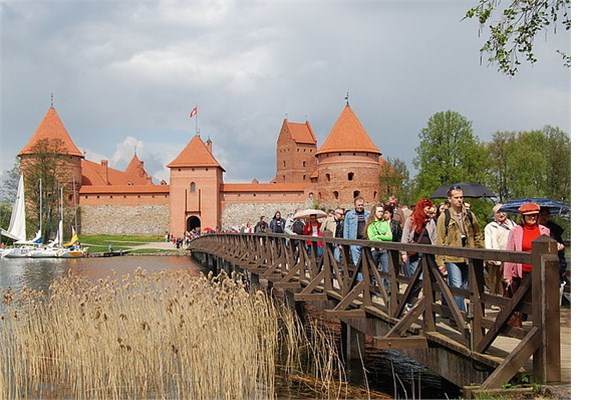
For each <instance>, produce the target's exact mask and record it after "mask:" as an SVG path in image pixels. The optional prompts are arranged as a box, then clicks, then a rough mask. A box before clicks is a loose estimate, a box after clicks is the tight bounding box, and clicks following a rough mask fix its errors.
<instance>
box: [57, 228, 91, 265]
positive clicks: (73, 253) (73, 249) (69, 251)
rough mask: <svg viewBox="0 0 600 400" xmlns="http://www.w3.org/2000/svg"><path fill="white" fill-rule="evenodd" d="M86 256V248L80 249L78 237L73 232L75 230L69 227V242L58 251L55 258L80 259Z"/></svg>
mask: <svg viewBox="0 0 600 400" xmlns="http://www.w3.org/2000/svg"><path fill="white" fill-rule="evenodd" d="M87 255H88V248H87V247H81V243H79V236H77V232H75V228H73V227H71V240H69V241H68V242H67V243H65V244H64V245H63V248H62V249H60V250H59V251H58V254H57V257H60V258H81V257H86V256H87Z"/></svg>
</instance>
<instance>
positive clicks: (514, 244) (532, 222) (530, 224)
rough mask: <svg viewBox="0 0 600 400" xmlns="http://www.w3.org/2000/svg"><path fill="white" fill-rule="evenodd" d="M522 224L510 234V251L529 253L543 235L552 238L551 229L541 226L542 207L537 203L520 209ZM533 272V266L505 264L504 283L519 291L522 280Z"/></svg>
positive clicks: (508, 248) (525, 205) (526, 204)
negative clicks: (539, 219)
mask: <svg viewBox="0 0 600 400" xmlns="http://www.w3.org/2000/svg"><path fill="white" fill-rule="evenodd" d="M519 212H520V213H521V217H522V222H521V224H520V225H517V226H515V227H514V228H513V229H512V230H511V231H510V233H509V234H508V245H507V248H506V250H508V251H528V252H531V250H532V249H533V247H532V242H533V241H534V240H535V239H537V238H538V237H540V236H542V235H546V236H550V229H548V228H546V227H545V226H544V225H540V224H539V222H538V218H539V215H540V206H538V205H537V204H535V203H525V204H523V205H522V206H521V207H519ZM530 272H531V264H520V263H510V262H506V263H504V282H506V284H507V285H508V286H511V285H512V290H513V291H514V290H517V288H518V287H519V286H520V285H521V280H522V279H523V277H524V276H527V274H529V273H530Z"/></svg>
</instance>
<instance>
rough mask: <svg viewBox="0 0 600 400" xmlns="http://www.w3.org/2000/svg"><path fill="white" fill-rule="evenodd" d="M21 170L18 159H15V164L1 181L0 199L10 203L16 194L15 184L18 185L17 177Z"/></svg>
mask: <svg viewBox="0 0 600 400" xmlns="http://www.w3.org/2000/svg"><path fill="white" fill-rule="evenodd" d="M20 176H21V171H20V169H19V159H18V158H17V159H15V164H14V165H13V167H12V169H11V170H10V171H7V172H6V175H5V176H4V179H3V181H2V194H1V195H0V201H3V202H6V203H10V204H12V203H13V202H14V200H15V197H16V196H17V186H19V177H20Z"/></svg>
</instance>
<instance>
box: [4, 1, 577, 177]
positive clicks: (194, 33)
mask: <svg viewBox="0 0 600 400" xmlns="http://www.w3.org/2000/svg"><path fill="white" fill-rule="evenodd" d="M474 4H476V1H475V0H471V1H458V0H457V1H452V0H444V1H427V0H425V1H424V0H419V1H416V0H415V1H369V2H366V1H365V2H362V1H312V2H309V1H261V2H255V1H251V2H241V1H203V2H199V1H187V2H178V1H169V2H149V1H122V2H121V1H119V2H117V1H110V2H108V1H94V2H91V1H90V2H81V1H77V2H76V1H2V3H1V14H0V16H1V28H0V29H1V32H0V33H1V83H0V84H1V89H2V90H1V97H0V101H1V103H0V112H1V114H0V117H1V126H0V128H1V132H0V133H1V135H0V136H1V154H0V155H1V162H0V171H2V172H3V173H5V172H6V171H7V170H10V169H11V168H12V167H13V166H14V162H15V156H16V154H17V153H18V152H19V150H20V149H21V148H22V147H23V146H24V145H25V144H26V143H27V141H28V140H29V138H30V137H31V136H32V134H33V133H34V132H35V130H36V128H37V127H38V125H39V124H40V122H41V120H42V118H43V117H44V115H45V113H46V112H47V110H48V108H49V107H50V105H51V101H52V103H53V105H54V107H55V108H56V110H57V111H58V113H59V115H60V117H61V119H62V121H63V123H64V125H65V127H66V128H67V130H68V132H69V133H70V135H71V137H72V138H73V140H74V142H75V143H76V145H77V146H78V147H79V148H80V149H81V150H82V151H83V152H84V153H85V157H86V158H87V159H89V160H92V161H96V162H99V161H100V160H101V159H107V160H109V165H110V166H111V167H114V168H117V169H125V167H126V166H127V164H128V162H129V161H130V159H131V157H132V156H133V154H134V152H135V153H136V154H137V155H138V157H139V158H140V159H142V160H143V161H144V163H145V167H146V169H147V171H148V173H149V174H150V175H152V176H153V177H154V178H155V179H154V182H155V183H158V182H159V181H160V180H161V179H164V180H166V181H168V180H169V174H168V168H166V164H168V163H169V162H170V161H172V160H173V159H174V158H175V157H176V156H177V154H178V153H179V152H180V151H181V150H182V149H183V148H184V147H185V145H186V144H187V143H188V142H189V141H190V140H191V139H192V137H193V135H194V134H195V132H196V119H195V118H190V116H189V115H190V111H191V110H192V109H193V108H194V107H195V106H197V107H198V111H199V112H198V120H197V123H198V129H199V133H200V136H201V137H202V138H203V139H204V140H206V139H207V138H210V139H211V140H212V142H213V153H214V155H215V157H216V158H217V160H218V161H219V162H220V163H221V165H222V166H223V167H224V169H225V170H226V173H225V181H226V182H230V183H234V182H235V183H238V182H250V181H251V180H252V179H254V178H256V179H258V180H259V181H260V182H268V181H270V180H271V179H272V178H274V176H275V162H276V153H275V146H276V141H277V137H278V135H279V131H280V128H281V125H282V122H283V120H284V118H286V117H287V118H288V120H289V121H291V122H304V121H305V120H308V121H310V123H311V125H312V127H313V130H314V131H315V134H316V136H317V139H318V146H320V145H321V144H322V143H323V142H324V140H325V138H326V137H327V135H328V134H329V132H330V130H331V128H332V127H333V124H334V123H335V121H336V119H337V118H338V117H339V115H340V113H341V112H342V109H343V107H344V106H345V104H346V100H345V97H346V95H347V94H348V95H349V103H350V106H351V107H352V109H353V110H354V112H355V113H356V115H357V116H358V118H359V119H360V121H361V122H362V124H363V126H364V127H365V129H366V130H367V132H368V133H369V135H370V136H371V138H372V139H373V142H374V143H375V145H376V146H378V147H379V149H380V150H381V151H382V152H383V155H384V156H385V157H393V158H399V159H401V160H402V161H404V162H405V163H406V165H407V166H408V167H409V169H410V170H411V172H412V173H413V174H414V170H413V160H414V158H415V154H416V153H415V148H416V147H417V146H418V144H419V133H420V132H421V130H422V129H423V128H424V127H425V126H426V125H427V121H428V119H429V118H430V117H431V116H433V115H434V114H435V113H436V112H441V111H446V110H452V111H456V112H458V113H460V114H461V115H462V116H464V117H465V118H466V119H467V120H469V121H471V122H472V127H473V132H474V134H475V135H476V136H477V137H478V138H479V139H481V140H482V141H489V140H491V138H492V135H493V134H494V133H495V132H497V131H527V130H534V129H541V128H543V127H544V126H545V125H551V126H554V127H558V128H560V129H561V130H563V131H565V132H567V133H568V134H571V79H570V74H571V70H570V69H568V68H565V67H564V66H563V61H562V59H561V57H560V56H559V55H558V54H557V53H556V50H557V49H562V50H564V51H566V52H570V50H571V49H570V40H571V38H570V34H569V33H565V32H564V31H562V30H560V31H559V34H557V35H555V34H553V33H552V32H549V33H547V34H543V35H541V36H540V37H538V38H537V39H536V42H535V45H536V47H535V52H536V55H537V56H538V60H539V61H538V62H537V63H535V65H534V66H531V65H529V64H526V63H524V64H523V65H522V66H521V68H520V71H519V72H518V74H517V76H514V77H508V76H506V75H504V74H502V73H500V72H498V71H497V68H496V66H494V65H488V63H487V61H486V57H484V58H483V59H482V58H481V56H480V53H479V48H480V47H481V46H482V45H483V43H484V39H485V37H484V35H485V33H486V32H483V33H482V34H481V35H480V34H479V33H480V32H479V24H478V23H477V22H476V21H474V20H464V21H461V19H462V18H463V16H464V15H465V12H466V11H467V10H468V9H469V7H471V6H473V5H474Z"/></svg>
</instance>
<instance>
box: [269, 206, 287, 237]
mask: <svg viewBox="0 0 600 400" xmlns="http://www.w3.org/2000/svg"><path fill="white" fill-rule="evenodd" d="M269 228H270V229H271V232H273V233H284V232H283V230H284V229H285V219H283V218H281V212H279V211H275V215H274V216H273V219H272V220H271V223H270V224H269Z"/></svg>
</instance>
